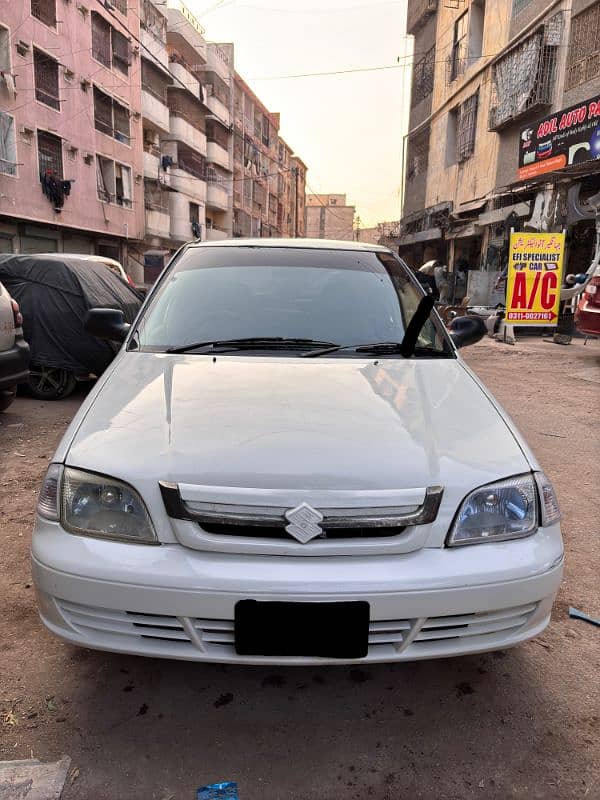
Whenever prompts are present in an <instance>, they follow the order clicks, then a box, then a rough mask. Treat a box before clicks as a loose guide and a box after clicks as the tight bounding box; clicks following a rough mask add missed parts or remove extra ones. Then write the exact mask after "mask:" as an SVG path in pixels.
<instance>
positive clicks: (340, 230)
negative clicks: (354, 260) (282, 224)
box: [306, 194, 356, 241]
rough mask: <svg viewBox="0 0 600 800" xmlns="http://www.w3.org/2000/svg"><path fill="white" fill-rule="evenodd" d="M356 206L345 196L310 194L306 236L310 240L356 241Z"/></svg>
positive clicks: (307, 202) (307, 205) (307, 206)
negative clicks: (349, 203) (348, 201)
mask: <svg viewBox="0 0 600 800" xmlns="http://www.w3.org/2000/svg"><path fill="white" fill-rule="evenodd" d="M355 214H356V208H355V206H351V205H348V204H347V202H346V195H345V194H309V195H308V196H307V198H306V235H307V236H308V237H309V238H310V239H347V240H349V241H352V240H354V239H355V232H354V217H355Z"/></svg>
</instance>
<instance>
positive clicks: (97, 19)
mask: <svg viewBox="0 0 600 800" xmlns="http://www.w3.org/2000/svg"><path fill="white" fill-rule="evenodd" d="M92 57H93V58H95V59H96V61H99V62H100V63H101V64H104V66H105V67H108V68H109V69H110V68H111V67H112V68H113V69H116V70H118V72H120V73H122V74H123V75H128V74H129V60H130V58H129V40H128V39H127V37H126V36H123V34H122V33H120V32H119V31H118V30H116V29H115V28H113V27H112V25H111V24H110V23H109V22H108V20H106V19H105V18H104V17H103V16H102V15H101V14H98V12H97V11H92Z"/></svg>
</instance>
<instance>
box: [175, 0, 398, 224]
mask: <svg viewBox="0 0 600 800" xmlns="http://www.w3.org/2000/svg"><path fill="white" fill-rule="evenodd" d="M184 2H185V4H186V5H187V6H188V7H189V9H190V11H191V12H192V13H193V14H194V15H195V16H196V17H197V18H198V20H199V21H200V22H201V24H202V25H203V26H204V27H205V28H206V35H205V37H206V39H207V41H217V42H233V43H234V44H235V65H236V69H237V71H238V72H239V73H240V75H241V76H242V77H243V78H244V79H245V80H246V81H247V83H249V84H250V86H251V88H252V89H253V91H254V92H255V93H256V94H257V95H258V97H259V98H260V99H261V100H262V102H263V103H264V104H265V105H266V106H267V108H268V109H269V111H272V112H276V111H279V112H280V113H281V130H280V133H281V135H282V136H283V138H284V139H285V140H286V141H287V142H288V144H289V145H290V147H292V148H293V149H294V150H295V152H296V153H297V154H298V155H299V156H300V158H302V160H303V161H304V162H305V163H306V165H307V167H308V187H307V192H308V193H312V192H317V193H332V194H346V195H347V202H348V203H349V204H351V205H355V206H356V209H357V214H358V215H359V216H360V224H361V227H363V228H364V227H371V226H374V225H376V224H377V222H381V221H386V220H397V219H399V217H400V197H401V183H402V180H401V171H402V138H403V135H404V134H405V133H406V130H407V124H408V110H409V108H408V101H409V96H410V60H411V59H410V56H409V54H410V53H411V50H412V37H407V36H406V34H405V30H406V27H405V20H406V0H395V1H394V0H371V2H368V0H320V2H319V0H295V1H294V0H184ZM398 59H400V64H401V65H403V66H399V64H398ZM381 66H393V67H394V68H393V69H388V70H379V71H371V72H358V73H350V74H344V75H329V76H321V77H305V78H285V79H281V78H280V76H289V75H296V74H298V73H307V72H330V71H334V70H348V69H359V68H365V67H366V68H371V67H381ZM266 78H268V80H267V79H266ZM275 78H277V79H275Z"/></svg>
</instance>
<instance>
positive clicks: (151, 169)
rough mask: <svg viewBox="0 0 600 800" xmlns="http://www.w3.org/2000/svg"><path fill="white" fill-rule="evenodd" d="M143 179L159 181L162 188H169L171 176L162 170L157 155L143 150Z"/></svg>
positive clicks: (159, 158)
mask: <svg viewBox="0 0 600 800" xmlns="http://www.w3.org/2000/svg"><path fill="white" fill-rule="evenodd" d="M144 178H151V179H152V180H153V181H159V182H160V183H162V185H163V186H170V184H171V175H170V174H169V170H164V169H163V168H162V164H161V157H160V155H159V154H158V153H154V152H149V151H147V150H144Z"/></svg>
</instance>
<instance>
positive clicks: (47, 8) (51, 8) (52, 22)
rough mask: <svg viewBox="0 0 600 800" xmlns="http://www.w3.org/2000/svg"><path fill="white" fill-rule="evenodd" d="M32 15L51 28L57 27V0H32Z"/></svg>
mask: <svg viewBox="0 0 600 800" xmlns="http://www.w3.org/2000/svg"><path fill="white" fill-rule="evenodd" d="M31 15H32V16H33V17H35V18H36V19H39V21H40V22H43V23H44V25H48V27H50V28H55V27H56V0H31Z"/></svg>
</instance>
